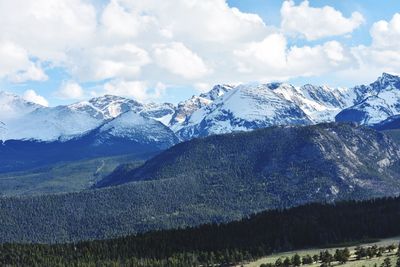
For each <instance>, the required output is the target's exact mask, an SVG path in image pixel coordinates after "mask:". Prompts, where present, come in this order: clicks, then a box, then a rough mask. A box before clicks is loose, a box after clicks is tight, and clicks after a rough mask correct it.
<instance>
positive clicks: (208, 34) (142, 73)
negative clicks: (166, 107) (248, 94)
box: [0, 0, 397, 101]
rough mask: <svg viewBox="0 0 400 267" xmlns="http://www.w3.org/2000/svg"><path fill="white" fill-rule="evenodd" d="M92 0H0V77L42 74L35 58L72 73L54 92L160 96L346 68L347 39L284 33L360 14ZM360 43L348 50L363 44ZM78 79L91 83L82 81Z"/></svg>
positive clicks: (344, 28)
mask: <svg viewBox="0 0 400 267" xmlns="http://www.w3.org/2000/svg"><path fill="white" fill-rule="evenodd" d="M92 3H93V2H91V0H58V1H48V0H37V1H24V0H15V1H1V0H0V58H1V60H2V62H1V64H0V79H8V81H11V82H25V81H28V80H38V81H43V80H46V79H48V78H50V79H52V77H47V75H46V73H45V71H44V70H43V68H42V67H41V66H42V65H43V66H46V71H47V70H48V69H49V68H52V67H60V68H61V69H63V70H65V71H66V72H67V73H68V74H70V76H71V77H70V78H69V79H71V80H72V81H75V82H66V83H64V84H63V85H62V86H61V87H60V88H59V89H58V91H57V92H55V94H53V95H55V96H58V97H60V98H66V99H81V98H85V97H88V96H90V95H91V94H92V93H91V92H90V91H91V90H93V92H94V93H93V94H96V93H98V92H99V91H101V92H105V93H110V94H119V95H125V96H130V97H134V98H137V99H138V100H144V101H148V100H155V99H156V98H158V97H162V96H164V95H165V90H167V89H166V85H167V86H171V87H172V86H178V87H184V86H188V87H191V88H193V87H195V88H196V89H198V90H205V88H206V85H212V84H215V83H237V82H250V81H261V80H269V79H280V80H281V79H288V78H292V77H298V76H309V75H320V74H324V73H331V72H332V71H340V70H342V69H345V68H348V67H349V66H350V65H351V59H353V58H352V56H351V54H350V53H349V51H348V50H349V49H348V48H347V47H345V46H343V45H341V44H340V43H338V42H337V41H332V42H326V43H319V45H313V46H309V45H305V46H302V47H298V46H293V45H289V44H290V43H291V42H288V40H287V38H288V36H287V35H286V34H288V33H289V34H290V33H294V34H301V35H303V36H305V37H306V38H307V39H309V40H314V39H318V38H322V37H327V36H333V35H344V34H347V35H349V34H350V33H351V32H352V31H353V30H354V29H356V28H357V27H359V26H360V24H361V23H362V22H363V18H362V16H361V14H359V13H357V12H354V13H353V14H352V15H351V17H344V16H343V14H342V13H340V12H339V11H337V10H335V9H334V8H332V7H323V8H313V7H310V6H309V4H308V2H307V1H304V2H303V3H302V4H300V5H298V6H296V5H295V4H294V2H293V1H285V2H284V3H283V5H282V9H281V12H282V27H283V29H281V30H280V29H276V28H274V27H271V26H268V25H266V24H265V23H264V21H263V20H262V19H261V18H260V16H258V15H256V14H251V13H245V12H242V11H240V10H239V9H237V8H232V7H230V6H229V5H228V3H227V1H226V0H169V1H159V0H146V1H131V0H110V1H108V2H107V3H105V4H104V5H99V6H97V10H96V8H95V6H94V5H93V4H92ZM289 16H290V18H291V20H289V19H288V18H289ZM396 25H397V24H396V22H393V23H392V22H390V23H389V22H387V24H385V22H382V23H381V25H378V26H376V29H374V30H371V34H372V35H374V36H375V37H374V39H376V40H378V39H382V40H387V39H388V38H389V37H390V38H391V40H394V38H395V37H396V36H397V35H393V32H394V29H395V28H396ZM385 28H388V29H389V31H390V32H391V34H390V35H388V34H387V33H386V32H385V31H384V30H383V29H385ZM21 29H23V30H21ZM376 42H377V43H379V42H380V43H382V42H383V41H382V42H381V41H376ZM393 42H394V43H395V41H393ZM367 48H368V47H367ZM367 50H368V51H367V52H365V51H362V49H361V47H360V48H359V50H358V53H359V54H362V53H372V51H371V50H370V48H368V49H367ZM390 51H392V52H393V51H394V50H390ZM390 51H389V52H390ZM378 52H379V53H381V52H382V53H383V52H385V53H389V52H387V49H386V50H385V51H382V50H381V49H380V50H379V49H378V50H377V51H376V53H378ZM359 56H360V55H359ZM360 57H361V56H360ZM362 57H363V58H364V56H362ZM384 58H389V55H385V56H384ZM377 64H378V63H377ZM379 64H384V63H379ZM390 64H394V63H390ZM48 73H51V72H50V71H48ZM159 81H162V82H163V84H162V85H161V84H159ZM84 82H98V83H99V84H100V86H99V87H101V89H98V88H95V89H93V88H91V89H90V88H89V89H87V90H86V91H84V90H83V89H82V88H81V87H80V85H79V83H80V84H82V83H84ZM157 84H158V85H157ZM103 85H104V86H103ZM208 87H211V86H208Z"/></svg>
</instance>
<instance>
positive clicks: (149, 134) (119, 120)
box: [95, 111, 179, 149]
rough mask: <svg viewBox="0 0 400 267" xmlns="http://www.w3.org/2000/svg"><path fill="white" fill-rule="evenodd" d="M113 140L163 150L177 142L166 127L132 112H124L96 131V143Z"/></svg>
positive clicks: (172, 133)
mask: <svg viewBox="0 0 400 267" xmlns="http://www.w3.org/2000/svg"><path fill="white" fill-rule="evenodd" d="M115 138H118V139H123V140H129V141H135V142H137V143H140V144H154V145H155V146H159V148H163V149H165V148H168V147H170V146H172V145H174V144H176V143H177V142H178V141H179V140H178V138H177V137H176V135H175V134H174V132H172V131H171V130H170V129H169V128H168V127H167V126H165V125H164V124H162V123H161V122H159V121H157V120H154V119H150V118H146V117H144V116H143V115H141V114H138V113H136V112H134V111H128V112H125V113H123V114H121V115H120V116H118V117H116V118H115V119H113V120H111V121H109V122H106V123H105V124H104V125H102V126H101V127H99V128H98V129H97V130H96V138H95V140H96V142H97V143H109V140H110V139H115Z"/></svg>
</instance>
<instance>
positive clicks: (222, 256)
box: [0, 197, 400, 267]
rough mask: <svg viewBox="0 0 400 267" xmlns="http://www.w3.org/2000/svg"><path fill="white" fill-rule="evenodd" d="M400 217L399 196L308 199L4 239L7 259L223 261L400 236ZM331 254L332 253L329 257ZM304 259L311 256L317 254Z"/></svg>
mask: <svg viewBox="0 0 400 267" xmlns="http://www.w3.org/2000/svg"><path fill="white" fill-rule="evenodd" d="M399 223H400V198H399V197H397V198H384V199H375V200H366V201H345V202H339V203H335V204H307V205H304V206H299V207H295V208H291V209H278V210H271V211H266V212H262V213H259V214H255V215H253V216H250V217H248V218H245V219H242V220H240V221H236V222H231V223H227V224H207V225H202V226H199V227H193V228H186V229H174V230H161V231H153V232H148V233H144V234H138V235H131V236H126V237H122V238H116V239H108V240H96V241H85V242H77V243H67V244H54V245H46V244H2V245H0V265H2V266H3V265H6V266H7V265H11V266H113V264H114V265H117V266H121V265H122V266H171V267H172V266H200V265H203V266H215V265H222V266H223V265H231V264H234V263H242V262H246V261H251V260H254V259H257V258H260V257H263V256H266V255H269V254H271V253H275V252H279V251H290V250H296V249H302V248H307V247H320V246H328V245H331V244H337V243H343V242H352V241H360V240H366V239H369V240H370V239H376V238H387V237H392V236H396V235H399V234H400V228H399V227H398V226H399ZM377 253H379V249H373V248H371V249H360V251H359V255H360V257H368V255H372V254H373V255H377ZM335 254H336V253H335ZM346 255H347V252H346V251H339V252H338V253H337V255H333V256H332V255H331V256H332V257H333V258H335V257H336V258H337V259H339V258H340V257H342V259H343V260H342V261H344V259H345V258H346V257H347V256H346ZM331 256H329V255H328V254H327V255H325V256H324V259H325V258H326V259H331V258H332V257H331ZM303 260H305V262H307V261H310V258H308V259H302V260H301V261H302V262H303ZM319 260H322V258H321V255H320V259H319ZM324 261H327V260H324ZM296 262H299V261H298V259H296Z"/></svg>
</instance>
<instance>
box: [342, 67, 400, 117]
mask: <svg viewBox="0 0 400 267" xmlns="http://www.w3.org/2000/svg"><path fill="white" fill-rule="evenodd" d="M353 91H354V92H356V93H358V95H360V96H362V97H359V102H358V103H356V104H355V105H353V106H351V107H349V108H346V109H344V110H342V111H341V112H340V113H339V114H338V115H337V116H336V121H339V122H341V121H352V122H357V123H360V124H365V125H373V124H377V123H379V122H381V121H384V120H386V119H387V118H389V117H391V116H394V115H397V114H400V77H398V76H395V75H390V74H387V73H383V74H382V76H381V77H379V78H378V79H377V80H376V81H375V82H373V83H371V84H370V85H367V86H365V85H361V86H356V87H354V89H353Z"/></svg>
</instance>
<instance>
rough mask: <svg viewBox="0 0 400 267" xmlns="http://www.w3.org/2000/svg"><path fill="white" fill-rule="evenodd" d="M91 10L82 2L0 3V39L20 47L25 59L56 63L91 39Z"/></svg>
mask: <svg viewBox="0 0 400 267" xmlns="http://www.w3.org/2000/svg"><path fill="white" fill-rule="evenodd" d="M95 29H96V11H95V8H94V7H93V6H92V5H91V4H89V3H87V1H83V0H58V1H48V0H35V1H25V0H13V1H0V32H1V33H2V35H1V37H2V38H5V39H7V40H9V41H11V42H14V43H16V44H18V45H20V46H23V47H24V48H25V50H26V51H27V52H28V54H29V56H32V57H37V58H40V59H41V60H43V61H52V62H59V61H61V60H64V59H65V58H66V57H67V53H68V51H69V50H71V49H77V48H79V47H82V46H84V45H87V44H88V42H89V41H90V40H91V38H92V37H93V34H94V33H95Z"/></svg>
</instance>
